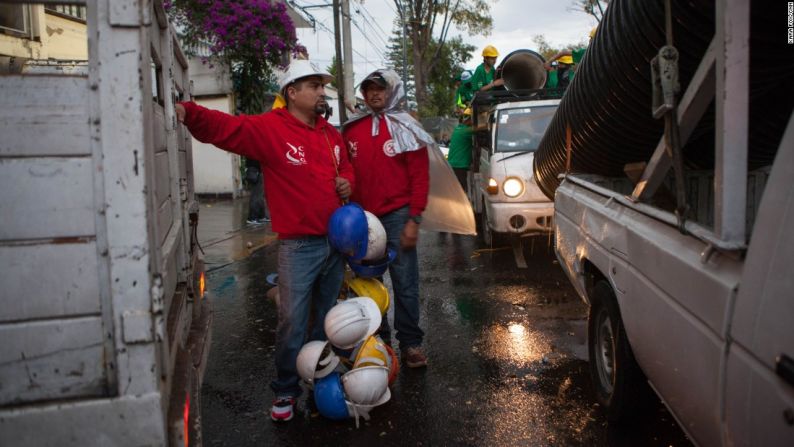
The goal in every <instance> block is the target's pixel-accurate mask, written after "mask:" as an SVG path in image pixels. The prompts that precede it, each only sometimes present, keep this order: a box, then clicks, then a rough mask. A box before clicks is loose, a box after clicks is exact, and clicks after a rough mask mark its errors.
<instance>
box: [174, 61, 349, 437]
mask: <svg viewBox="0 0 794 447" xmlns="http://www.w3.org/2000/svg"><path fill="white" fill-rule="evenodd" d="M332 79H333V78H332V76H331V75H330V74H328V73H326V72H325V71H323V70H321V69H320V68H319V67H318V66H317V65H316V64H313V63H311V62H309V61H306V60H296V61H293V62H292V64H291V65H290V68H289V70H288V72H287V73H286V75H285V76H284V77H283V78H282V80H281V82H280V87H281V94H282V96H283V97H284V99H285V100H286V102H287V107H286V108H282V109H277V110H273V111H271V112H268V113H264V114H262V115H253V116H246V115H241V116H232V115H228V114H226V113H222V112H218V111H214V110H209V109H206V108H204V107H201V106H199V105H197V104H195V103H192V102H186V103H181V104H178V105H177V106H176V109H177V118H178V119H179V121H180V122H183V123H184V124H185V125H186V126H187V127H188V129H189V130H190V132H191V133H192V134H193V136H194V137H195V138H196V139H197V140H199V141H201V142H204V143H210V144H214V145H215V146H218V147H219V148H221V149H224V150H227V151H230V152H234V153H236V154H240V155H243V156H245V157H248V158H253V159H256V160H258V161H259V162H260V165H261V168H262V172H263V174H264V178H265V185H266V186H265V193H266V194H267V202H268V204H270V210H271V219H272V225H273V231H275V232H277V233H278V238H279V251H278V273H279V275H278V287H279V303H278V326H277V328H276V359H275V360H276V371H277V378H276V380H274V381H273V382H272V383H271V384H270V387H271V388H272V389H273V392H274V394H275V400H274V401H273V407H272V408H271V413H270V417H271V419H273V420H274V421H288V420H290V419H292V416H293V407H294V405H295V399H296V398H297V397H298V396H299V395H300V394H301V387H300V385H299V377H298V373H297V368H296V365H295V363H296V359H297V356H298V352H299V351H300V348H301V347H302V346H303V343H304V341H305V339H306V332H307V329H308V328H307V326H308V322H309V310H310V309H313V310H314V321H315V322H316V324H314V327H313V328H312V330H311V333H310V334H309V340H325V339H326V336H325V331H324V329H323V324H322V322H323V321H324V320H325V314H326V313H327V312H328V310H329V309H330V308H331V307H332V306H333V305H334V304H335V303H336V298H337V296H338V294H339V289H340V288H341V286H342V277H343V272H344V261H343V259H342V257H341V255H340V254H339V253H338V252H336V251H335V250H333V249H332V248H331V246H330V245H329V243H328V239H327V237H326V230H327V224H328V220H329V218H330V217H331V214H332V213H333V212H334V211H335V210H336V208H337V207H339V206H340V203H341V201H342V200H343V199H346V198H348V197H349V196H350V194H351V192H352V188H353V179H354V176H353V168H352V166H351V165H350V162H349V161H348V157H347V151H345V150H342V148H344V142H343V141H342V136H341V135H340V134H339V132H338V131H337V130H336V129H335V128H334V127H333V126H331V125H330V124H328V122H327V121H326V120H325V119H324V118H323V117H321V116H319V115H318V113H321V112H322V111H324V110H325V99H324V97H325V89H324V85H325V84H326V83H328V82H330V81H331V80H332Z"/></svg>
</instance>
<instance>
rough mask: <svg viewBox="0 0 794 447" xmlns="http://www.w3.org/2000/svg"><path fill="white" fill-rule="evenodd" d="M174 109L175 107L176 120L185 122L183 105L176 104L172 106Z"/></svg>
mask: <svg viewBox="0 0 794 447" xmlns="http://www.w3.org/2000/svg"><path fill="white" fill-rule="evenodd" d="M174 109H176V120H177V121H179V122H180V123H183V122H185V113H186V112H185V106H183V105H182V104H177V105H175V106H174Z"/></svg>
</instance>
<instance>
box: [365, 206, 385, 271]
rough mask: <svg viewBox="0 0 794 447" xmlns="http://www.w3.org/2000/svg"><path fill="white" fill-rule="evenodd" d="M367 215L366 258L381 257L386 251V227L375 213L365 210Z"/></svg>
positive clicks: (368, 259) (369, 259)
mask: <svg viewBox="0 0 794 447" xmlns="http://www.w3.org/2000/svg"><path fill="white" fill-rule="evenodd" d="M364 215H366V216H367V254H365V255H364V258H363V259H365V260H367V261H371V260H373V259H381V258H382V257H383V255H384V254H385V253H386V229H385V228H383V224H382V223H381V222H380V219H378V218H377V217H376V216H375V215H374V214H372V213H370V212H369V211H364Z"/></svg>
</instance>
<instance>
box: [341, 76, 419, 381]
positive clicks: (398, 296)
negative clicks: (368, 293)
mask: <svg viewBox="0 0 794 447" xmlns="http://www.w3.org/2000/svg"><path fill="white" fill-rule="evenodd" d="M361 92H362V94H363V95H364V102H365V103H366V105H367V108H368V110H367V112H366V113H363V114H361V115H359V116H357V117H353V118H352V119H351V120H350V121H348V122H347V123H345V127H344V130H343V135H344V138H345V142H346V143H347V148H348V151H350V157H351V162H352V163H353V167H354V168H355V174H356V185H357V187H356V190H355V192H354V193H353V196H352V200H353V201H354V202H358V203H359V204H361V206H362V207H364V209H365V210H367V211H369V212H371V213H372V214H374V215H376V216H378V218H379V219H380V220H381V222H382V223H383V227H384V228H385V229H386V236H387V239H388V246H389V248H392V249H394V250H396V251H397V253H398V255H397V258H396V259H395V261H394V262H392V263H391V264H390V265H389V274H390V276H391V280H392V286H393V289H394V304H395V308H394V327H395V329H396V330H397V340H398V341H399V342H400V351H401V353H402V357H403V361H404V362H405V363H406V364H407V366H408V367H410V368H419V367H423V366H426V365H427V357H426V356H425V353H424V352H423V350H422V339H423V337H424V332H423V331H422V329H421V328H420V327H419V260H418V255H417V251H416V243H417V241H418V239H419V224H420V223H421V222H422V211H424V209H425V206H426V205H427V193H428V189H429V187H430V178H429V175H428V169H429V164H428V154H427V145H428V144H430V142H431V141H432V138H431V137H430V136H429V135H427V133H426V132H425V131H424V130H423V129H422V127H421V125H420V124H419V122H417V121H416V120H415V119H414V118H412V117H411V116H410V115H408V113H407V112H405V111H404V110H402V109H401V106H400V103H401V101H402V100H403V99H404V96H405V93H404V90H403V86H402V82H401V81H400V78H399V76H398V75H397V73H395V72H393V71H392V70H378V71H375V72H373V73H371V74H370V75H369V76H367V77H366V79H364V82H362V83H361ZM385 331H388V324H386V325H384V327H383V329H382V330H381V334H382V335H383V336H384V338H388V335H386V334H384V332H385Z"/></svg>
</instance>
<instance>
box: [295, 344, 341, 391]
mask: <svg viewBox="0 0 794 447" xmlns="http://www.w3.org/2000/svg"><path fill="white" fill-rule="evenodd" d="M295 363H296V366H297V368H298V374H299V375H300V376H301V378H302V379H303V380H305V381H306V382H309V383H312V382H313V381H314V380H315V379H321V378H323V377H325V376H327V375H328V374H331V373H332V372H333V371H334V369H335V368H336V367H337V365H339V357H337V356H336V354H335V353H334V351H333V350H332V349H331V345H330V344H329V343H328V341H319V340H315V341H310V342H308V343H306V344H305V345H303V347H302V348H301V350H300V352H298V359H297V360H296V362H295Z"/></svg>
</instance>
